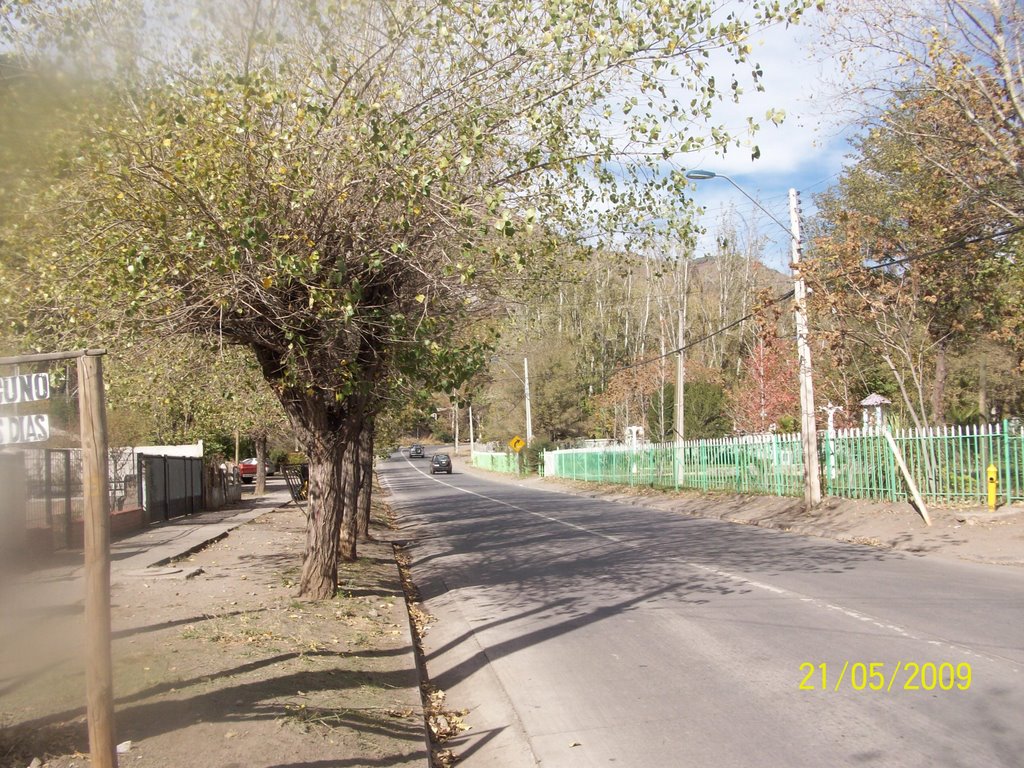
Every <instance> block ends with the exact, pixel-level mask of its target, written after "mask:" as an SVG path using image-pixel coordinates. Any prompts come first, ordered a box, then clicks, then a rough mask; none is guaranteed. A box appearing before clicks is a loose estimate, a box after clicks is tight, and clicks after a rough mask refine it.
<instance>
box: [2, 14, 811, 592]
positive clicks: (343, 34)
mask: <svg viewBox="0 0 1024 768" xmlns="http://www.w3.org/2000/svg"><path fill="white" fill-rule="evenodd" d="M805 5H806V4H805V3H804V2H801V1H800V0H793V1H791V2H777V1H776V0H771V1H770V2H755V3H752V4H751V6H750V7H749V9H748V13H749V16H747V17H744V16H742V15H736V14H724V13H720V12H717V11H714V10H713V9H711V8H709V7H707V6H705V4H702V3H696V2H694V3H675V4H665V3H660V2H650V3H648V2H638V3H634V4H632V5H631V6H629V7H625V8H624V7H623V6H622V4H621V3H619V2H616V1H614V0H607V1H606V0H599V1H598V2H593V0H590V1H588V2H574V1H573V0H493V1H492V2H488V3H483V4H477V3H469V2H461V0H438V1H437V2H427V3H423V2H419V1H418V0H399V2H395V1H394V0H388V1H387V2H378V1H377V0H363V1H361V2H351V3H333V2H322V1H321V0H300V1H299V2H292V3H276V2H270V1H269V0H239V1H238V2H228V3H222V2H218V3H213V2H210V3H204V2H199V3H183V4H181V5H180V6H179V5H177V4H173V3H172V4H152V3H145V2H140V1H138V0H52V2H33V3H17V4H13V5H6V6H4V9H5V14H4V19H3V24H2V25H0V34H2V35H3V49H4V50H5V51H7V52H8V53H7V54H6V55H7V57H8V58H7V61H6V62H5V78H4V80H3V87H4V90H5V93H4V103H5V105H16V107H15V108H14V109H12V110H10V113H11V114H16V115H17V117H12V118H11V119H10V125H9V126H7V128H9V133H8V135H10V136H12V137H15V138H16V137H17V136H18V135H19V132H27V133H29V134H31V135H32V137H33V140H36V139H38V140H39V141H38V143H37V144H36V145H35V146H37V147H38V149H37V151H34V152H31V153H26V155H25V156H24V157H17V158H16V162H15V163H13V164H12V165H11V166H10V168H12V169H13V170H12V171H11V172H10V174H11V176H10V178H9V179H8V181H9V182H10V183H9V184H7V183H5V185H4V187H3V195H2V197H3V198H4V199H3V201H2V202H0V205H2V206H3V209H4V210H3V213H4V216H3V225H2V226H3V232H2V244H3V245H2V247H3V249H4V254H3V262H2V263H3V270H4V274H3V275H2V277H3V280H2V281H0V282H2V284H3V285H4V290H5V293H7V295H6V296H5V297H4V305H5V307H8V308H9V309H10V310H11V317H10V322H9V323H8V324H7V326H6V328H5V331H6V333H7V335H8V336H9V337H10V338H11V340H12V341H11V343H12V344H13V343H17V344H19V345H25V344H29V345H35V346H42V345H47V346H49V345H54V344H60V345H68V344H71V343H72V342H76V343H78V342H80V343H85V342H88V343H90V344H91V345H95V344H97V343H106V342H109V346H111V347H112V348H117V347H121V348H123V347H124V345H126V344H127V343H128V342H129V341H133V340H135V339H139V340H145V339H151V338H157V339H164V338H169V337H173V336H176V335H185V336H188V337H190V338H193V339H197V340H199V341H200V342H201V343H203V344H206V345H208V346H211V347H214V348H217V349H220V348H221V347H222V346H224V347H226V346H238V347H241V348H243V349H245V350H247V351H248V353H249V354H250V355H251V356H252V358H254V359H255V361H256V363H257V364H258V366H259V370H260V371H261V373H262V376H263V378H264V379H265V380H266V382H267V383H268V384H269V387H270V389H271V391H272V392H273V394H274V396H275V397H276V399H277V400H278V402H279V403H280V406H281V408H282V409H283V411H284V413H285V414H286V415H287V418H288V420H289V423H290V426H291V428H292V430H293V431H294V433H295V434H296V435H297V437H298V439H299V441H300V442H301V444H302V446H303V448H304V450H305V453H306V454H307V456H308V457H309V462H310V483H309V512H310V514H309V522H308V527H307V546H306V557H305V561H304V564H303V569H302V576H301V583H300V591H301V592H302V594H304V595H307V596H310V597H329V596H331V595H333V594H334V591H335V588H336V580H337V579H336V577H337V562H338V558H339V557H340V556H344V557H354V556H355V551H356V541H357V537H358V515H357V509H358V507H359V503H360V497H361V494H360V490H361V489H365V488H367V487H368V484H367V483H366V466H367V465H366V460H365V457H366V456H367V455H369V454H370V453H371V452H370V451H368V450H366V447H367V446H372V444H373V441H374V433H375V429H376V425H377V423H378V419H379V417H380V415H381V414H382V412H384V411H386V410H387V408H388V407H389V406H392V405H396V404H398V403H401V402H402V401H405V400H407V399H409V397H410V395H411V394H414V393H415V392H416V391H417V390H418V389H420V388H421V387H423V386H424V385H425V386H427V387H428V388H430V389H434V390H438V391H444V392H450V391H454V390H455V389H457V388H458V387H459V386H460V385H461V384H462V383H463V382H464V381H465V380H467V379H468V378H469V376H470V375H471V374H472V373H473V372H474V371H475V370H477V369H479V368H480V367H482V365H483V363H484V362H485V360H486V359H487V356H488V350H489V349H490V347H491V346H492V340H493V335H492V331H491V329H489V327H488V324H487V323H486V322H483V321H485V320H486V319H487V318H488V317H491V316H493V314H494V311H495V309H496V308H497V307H499V306H501V305H503V303H504V302H505V301H507V300H508V299H509V298H510V297H511V296H514V295H516V294H517V292H518V291H519V290H520V289H521V288H522V287H523V285H525V284H527V283H528V282H529V281H531V280H537V279H543V280H557V279H558V276H559V275H560V274H561V271H562V270H563V269H564V268H565V265H564V263H563V262H562V260H561V259H560V258H555V257H556V256H560V255H561V254H562V252H563V251H564V250H565V244H566V243H573V242H576V243H579V242H588V243H600V242H601V241H602V239H604V240H606V241H608V242H610V241H611V240H610V238H611V237H613V236H614V237H615V238H621V237H622V236H623V235H622V233H630V234H632V235H635V236H642V235H643V234H644V233H645V232H647V231H651V230H653V229H659V230H661V231H662V232H663V233H664V232H665V231H668V232H671V233H674V236H675V237H683V236H685V233H686V232H687V229H688V227H689V226H690V225H689V218H688V212H687V211H686V210H683V211H680V210H679V207H678V205H677V201H678V200H679V199H680V198H681V196H682V193H683V192H684V189H685V181H684V180H683V176H682V169H681V168H680V167H679V166H678V165H677V164H676V162H674V159H675V158H677V157H679V156H681V153H686V152H689V151H693V150H699V149H704V148H715V147H717V148H719V149H722V148H724V146H725V145H726V144H727V143H728V142H729V138H728V135H727V133H726V132H725V131H724V130H723V129H721V128H718V127H713V125H712V124H710V123H707V122H706V121H708V120H709V118H710V116H711V113H712V111H713V107H714V105H715V103H716V102H717V101H718V100H719V99H720V98H722V97H723V95H725V96H729V95H736V94H738V93H739V91H740V90H741V82H742V81H744V80H748V79H752V80H753V81H754V83H755V85H756V84H757V80H758V78H759V68H758V67H757V66H756V64H753V63H752V62H748V61H747V59H748V56H749V52H750V48H749V46H748V45H747V42H746V39H747V36H748V34H749V33H750V31H751V30H752V29H754V28H756V27H757V26H759V25H764V24H769V23H776V22H780V21H792V20H795V19H796V18H798V17H799V15H800V13H801V12H802V11H803V9H804V7H805ZM712 54H713V56H712ZM712 61H714V62H715V63H716V65H718V66H721V65H724V66H726V67H728V68H729V69H731V70H733V71H734V72H735V77H733V78H731V80H732V82H733V86H732V90H731V91H726V92H725V94H723V93H721V92H720V91H719V89H718V86H717V85H716V83H718V82H722V81H726V82H728V81H729V80H730V78H727V77H722V73H720V72H715V73H714V75H712V72H711V71H710V69H709V68H710V66H711V64H712ZM747 73H749V74H747ZM40 92H44V93H48V94H57V96H56V97H54V98H53V99H52V100H51V101H48V102H47V103H45V104H42V105H40V104H38V97H37V96H36V94H38V93H40ZM33 111H36V112H40V111H42V112H45V113H46V114H47V116H48V117H49V118H50V119H49V120H47V121H46V125H45V126H44V127H45V130H41V129H40V127H39V126H36V125H34V122H33V121H32V120H31V119H28V118H25V117H24V116H25V115H30V114H31V113H32V112H33ZM19 121H20V122H19ZM695 125H697V126H700V127H699V128H698V129H696V130H695V129H694V126H695ZM18 146H19V144H18V142H17V141H12V142H11V145H10V147H9V154H11V155H17V154H18V152H19V150H18V148H17V147H18ZM15 286H16V288H15Z"/></svg>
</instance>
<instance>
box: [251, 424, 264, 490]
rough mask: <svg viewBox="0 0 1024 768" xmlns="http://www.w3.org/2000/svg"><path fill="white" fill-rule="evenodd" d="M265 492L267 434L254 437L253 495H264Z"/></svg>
mask: <svg viewBox="0 0 1024 768" xmlns="http://www.w3.org/2000/svg"><path fill="white" fill-rule="evenodd" d="M266 493H267V436H266V435H259V436H258V437H257V438H256V488H255V489H254V490H253V495H254V496H265V495H266Z"/></svg>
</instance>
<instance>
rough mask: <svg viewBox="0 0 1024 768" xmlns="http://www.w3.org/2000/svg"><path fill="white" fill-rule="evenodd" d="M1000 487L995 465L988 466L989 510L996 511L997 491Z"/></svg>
mask: <svg viewBox="0 0 1024 768" xmlns="http://www.w3.org/2000/svg"><path fill="white" fill-rule="evenodd" d="M998 485H999V472H998V470H997V469H996V465H995V464H989V465H988V508H989V509H991V510H992V511H993V512H995V510H996V490H997V488H998Z"/></svg>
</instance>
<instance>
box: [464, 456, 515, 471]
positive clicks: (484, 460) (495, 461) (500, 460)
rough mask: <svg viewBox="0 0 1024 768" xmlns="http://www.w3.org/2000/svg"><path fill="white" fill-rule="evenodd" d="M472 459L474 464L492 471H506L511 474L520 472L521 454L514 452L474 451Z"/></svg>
mask: <svg viewBox="0 0 1024 768" xmlns="http://www.w3.org/2000/svg"><path fill="white" fill-rule="evenodd" d="M471 460H472V462H473V466H474V467H479V468H480V469H489V470H490V471H491V472H504V473H506V474H510V475H518V474H519V456H518V455H516V454H514V453H491V452H489V451H473V455H472V456H471Z"/></svg>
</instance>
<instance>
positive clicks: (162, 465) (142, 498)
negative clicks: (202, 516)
mask: <svg viewBox="0 0 1024 768" xmlns="http://www.w3.org/2000/svg"><path fill="white" fill-rule="evenodd" d="M138 461H139V477H140V478H142V482H141V483H140V484H139V504H140V506H142V507H143V508H145V510H146V516H147V518H148V519H149V522H151V523H152V522H155V521H157V520H170V519H172V518H175V517H181V516H182V515H191V514H195V513H196V512H199V511H201V510H202V508H203V460H202V459H199V458H193V457H189V456H146V455H140V456H139V459H138Z"/></svg>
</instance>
